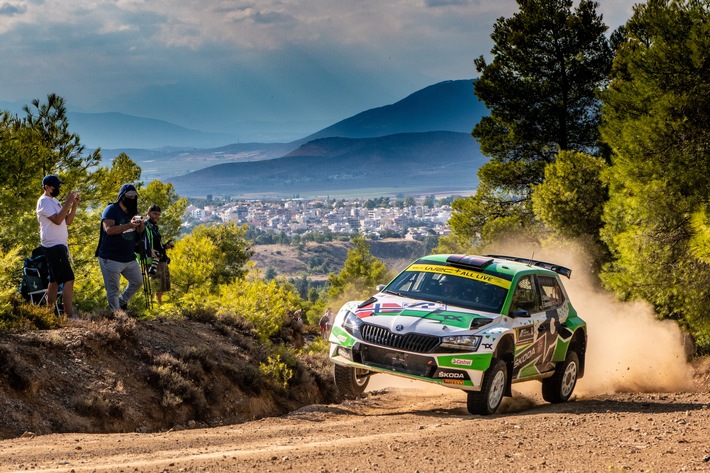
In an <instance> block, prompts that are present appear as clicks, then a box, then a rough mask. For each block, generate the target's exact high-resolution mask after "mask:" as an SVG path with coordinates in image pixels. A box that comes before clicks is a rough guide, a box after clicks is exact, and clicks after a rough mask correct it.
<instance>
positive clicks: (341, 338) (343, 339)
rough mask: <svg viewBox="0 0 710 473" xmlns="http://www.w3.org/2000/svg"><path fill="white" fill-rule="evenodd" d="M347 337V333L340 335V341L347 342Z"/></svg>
mask: <svg viewBox="0 0 710 473" xmlns="http://www.w3.org/2000/svg"><path fill="white" fill-rule="evenodd" d="M347 340H348V339H347V337H346V336H345V335H338V341H339V342H342V343H345V342H346V341H347Z"/></svg>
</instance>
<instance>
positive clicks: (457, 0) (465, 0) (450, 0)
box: [424, 0, 471, 8]
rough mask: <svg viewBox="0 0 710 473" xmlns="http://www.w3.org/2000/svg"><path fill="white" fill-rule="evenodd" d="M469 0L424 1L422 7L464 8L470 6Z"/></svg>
mask: <svg viewBox="0 0 710 473" xmlns="http://www.w3.org/2000/svg"><path fill="white" fill-rule="evenodd" d="M470 3H471V1H470V0H425V1H424V5H425V6H427V7H433V8H436V7H451V6H454V7H457V6H465V5H468V4H470Z"/></svg>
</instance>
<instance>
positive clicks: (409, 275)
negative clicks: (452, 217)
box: [383, 271, 508, 313]
mask: <svg viewBox="0 0 710 473" xmlns="http://www.w3.org/2000/svg"><path fill="white" fill-rule="evenodd" d="M383 292H386V293H390V294H397V295H400V296H405V297H411V298H413V299H421V300H425V301H430V302H441V303H443V304H447V305H455V306H458V307H464V308H467V309H472V310H480V311H485V312H493V313H500V310H501V308H502V307H503V302H505V296H506V295H507V294H508V290H507V289H505V288H503V287H500V286H496V285H495V284H490V283H487V282H483V281H478V280H476V279H471V278H466V277H460V276H455V275H451V274H441V273H435V272H428V271H404V272H403V273H402V274H400V275H399V276H397V277H396V278H395V279H394V280H393V281H392V282H391V283H389V284H388V285H387V287H386V288H385V289H384V290H383Z"/></svg>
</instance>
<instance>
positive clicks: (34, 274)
mask: <svg viewBox="0 0 710 473" xmlns="http://www.w3.org/2000/svg"><path fill="white" fill-rule="evenodd" d="M48 285H49V266H48V265H47V258H46V257H45V256H44V251H43V249H42V247H41V246H40V247H39V248H35V249H34V250H32V256H31V257H29V258H25V263H24V265H23V267H22V282H21V283H20V294H22V297H23V298H24V299H25V300H27V301H30V302H36V301H38V300H39V299H41V298H42V296H43V295H44V293H43V292H41V291H44V290H45V289H47V286H48ZM35 294H39V295H38V296H37V297H35Z"/></svg>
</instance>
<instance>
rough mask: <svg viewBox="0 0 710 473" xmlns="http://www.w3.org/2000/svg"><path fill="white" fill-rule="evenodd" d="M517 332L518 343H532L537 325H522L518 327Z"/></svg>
mask: <svg viewBox="0 0 710 473" xmlns="http://www.w3.org/2000/svg"><path fill="white" fill-rule="evenodd" d="M516 332H518V333H517V335H518V343H519V344H521V345H524V344H526V343H530V342H532V341H533V339H534V338H535V327H534V326H533V325H532V324H530V325H526V326H525V327H520V328H518V329H516Z"/></svg>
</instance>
